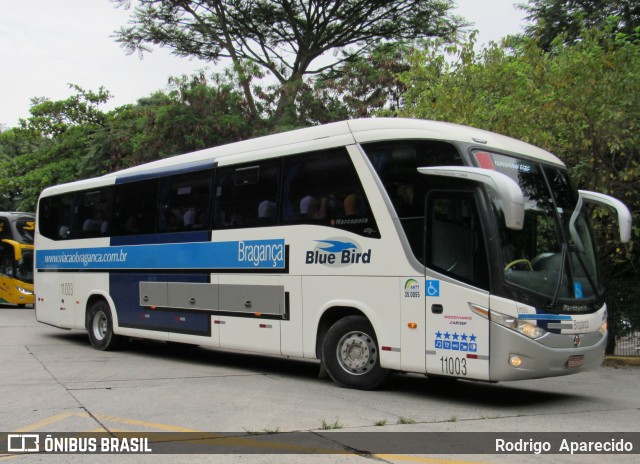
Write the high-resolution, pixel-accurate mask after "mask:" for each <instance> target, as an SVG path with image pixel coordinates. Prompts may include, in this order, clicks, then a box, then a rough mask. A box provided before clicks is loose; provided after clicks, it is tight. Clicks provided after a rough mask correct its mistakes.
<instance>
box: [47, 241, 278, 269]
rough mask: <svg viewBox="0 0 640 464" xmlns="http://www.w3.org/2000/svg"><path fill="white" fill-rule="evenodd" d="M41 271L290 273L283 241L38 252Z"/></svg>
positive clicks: (124, 246) (157, 245) (173, 244)
mask: <svg viewBox="0 0 640 464" xmlns="http://www.w3.org/2000/svg"><path fill="white" fill-rule="evenodd" d="M36 269H38V270H65V271H69V270H78V271H80V270H111V269H114V270H115V269H118V270H141V269H149V270H154V269H156V270H183V269H194V270H197V269H203V270H206V269H229V270H250V269H261V270H273V269H286V252H285V243H284V240H283V239H271V240H239V241H235V242H199V243H169V244H151V245H122V246H112V247H95V248H71V249H64V250H37V251H36Z"/></svg>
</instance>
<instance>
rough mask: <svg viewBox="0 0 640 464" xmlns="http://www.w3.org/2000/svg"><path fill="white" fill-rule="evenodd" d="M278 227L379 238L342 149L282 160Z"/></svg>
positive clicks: (355, 174)
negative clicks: (326, 229)
mask: <svg viewBox="0 0 640 464" xmlns="http://www.w3.org/2000/svg"><path fill="white" fill-rule="evenodd" d="M280 223H281V224H319V225H326V226H331V227H336V228H340V229H344V230H348V231H350V232H354V233H357V234H360V235H367V236H370V237H379V236H380V234H379V232H378V229H377V225H376V222H375V219H374V216H373V214H372V212H371V208H370V206H369V202H368V200H367V198H366V196H365V194H364V189H363V188H362V184H361V183H360V179H359V178H358V173H357V172H356V169H355V167H354V166H353V163H352V162H351V159H350V158H349V155H348V153H347V151H346V150H345V149H344V148H341V149H336V150H330V151H322V152H315V153H305V154H301V155H295V156H290V157H286V158H285V160H284V181H283V187H282V208H281V218H280Z"/></svg>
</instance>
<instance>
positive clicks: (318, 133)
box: [47, 118, 564, 190]
mask: <svg viewBox="0 0 640 464" xmlns="http://www.w3.org/2000/svg"><path fill="white" fill-rule="evenodd" d="M394 139H395V140H407V139H429V140H444V141H447V140H449V141H455V142H462V143H467V144H470V145H477V146H478V148H487V149H489V148H493V149H498V150H505V151H508V152H513V153H518V154H521V155H524V156H526V157H529V158H534V159H537V160H540V161H542V162H546V163H551V164H555V165H561V166H564V164H563V163H562V161H560V159H558V158H557V157H556V156H555V155H553V154H551V153H549V152H548V151H546V150H543V149H541V148H539V147H536V146H534V145H531V144H528V143H525V142H522V141H520V140H517V139H513V138H511V137H506V136H504V135H499V134H496V133H493V132H489V131H485V130H481V129H476V128H473V127H468V126H462V125H458V124H452V123H446V122H440V121H429V120H422V119H405V118H368V119H354V120H348V121H341V122H335V123H330V124H324V125H321V126H313V127H308V128H304V129H297V130H293V131H288V132H282V133H278V134H273V135H267V136H263V137H258V138H253V139H248V140H244V141H240V142H235V143H230V144H226V145H220V146H217V147H212V148H206V149H203V150H198V151H194V152H191V153H186V154H183V155H176V156H172V157H168V158H163V159H161V160H157V161H152V162H150V163H145V164H141V165H139V166H135V167H131V168H127V169H123V170H120V171H117V172H113V173H110V174H106V175H104V176H102V179H104V180H105V181H108V179H113V178H114V177H121V176H127V177H128V176H136V175H141V176H144V175H145V174H148V173H151V172H153V171H164V170H169V169H170V168H171V169H172V170H174V169H175V170H180V167H181V166H184V167H187V166H193V165H199V164H202V165H205V164H206V165H210V166H213V164H214V163H217V164H220V165H226V164H232V163H236V162H242V161H251V160H254V159H262V158H266V157H269V156H272V155H287V154H294V153H300V152H304V151H309V150H311V149H324V148H332V147H337V146H344V145H349V144H353V143H366V142H375V141H383V140H394ZM78 182H80V183H82V182H84V181H78ZM78 182H72V183H71V184H67V187H72V186H79V185H76V184H78ZM47 190H48V189H47ZM56 190H57V189H56ZM64 190H67V189H64Z"/></svg>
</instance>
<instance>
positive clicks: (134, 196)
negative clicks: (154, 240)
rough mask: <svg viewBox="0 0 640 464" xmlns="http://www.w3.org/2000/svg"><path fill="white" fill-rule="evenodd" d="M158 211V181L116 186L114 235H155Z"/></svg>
mask: <svg viewBox="0 0 640 464" xmlns="http://www.w3.org/2000/svg"><path fill="white" fill-rule="evenodd" d="M157 210H158V180H157V179H152V180H145V181H142V182H132V183H127V184H119V185H116V193H115V199H114V218H113V230H112V233H113V235H138V234H152V233H154V232H155V224H156V212H157Z"/></svg>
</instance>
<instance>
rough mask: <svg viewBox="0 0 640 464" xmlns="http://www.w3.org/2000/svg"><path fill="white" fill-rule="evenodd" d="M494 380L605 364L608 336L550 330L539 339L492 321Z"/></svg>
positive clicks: (565, 372)
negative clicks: (559, 332) (550, 331)
mask: <svg viewBox="0 0 640 464" xmlns="http://www.w3.org/2000/svg"><path fill="white" fill-rule="evenodd" d="M490 330H491V356H490V359H491V361H490V366H489V376H490V379H491V381H501V380H523V379H535V378H541V377H553V376H559V375H570V374H576V373H579V372H584V371H588V370H593V369H597V368H598V367H600V366H601V365H602V360H603V358H604V351H605V347H606V345H607V336H606V334H605V335H603V334H602V333H600V332H599V331H596V332H589V333H584V334H576V335H574V334H570V335H569V334H554V333H547V334H545V335H544V336H543V337H540V338H539V339H537V340H532V339H530V338H528V337H526V336H524V335H522V334H519V333H517V332H514V331H513V330H509V329H507V328H505V327H503V326H500V325H498V324H496V323H493V322H492V323H491V329H490Z"/></svg>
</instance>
